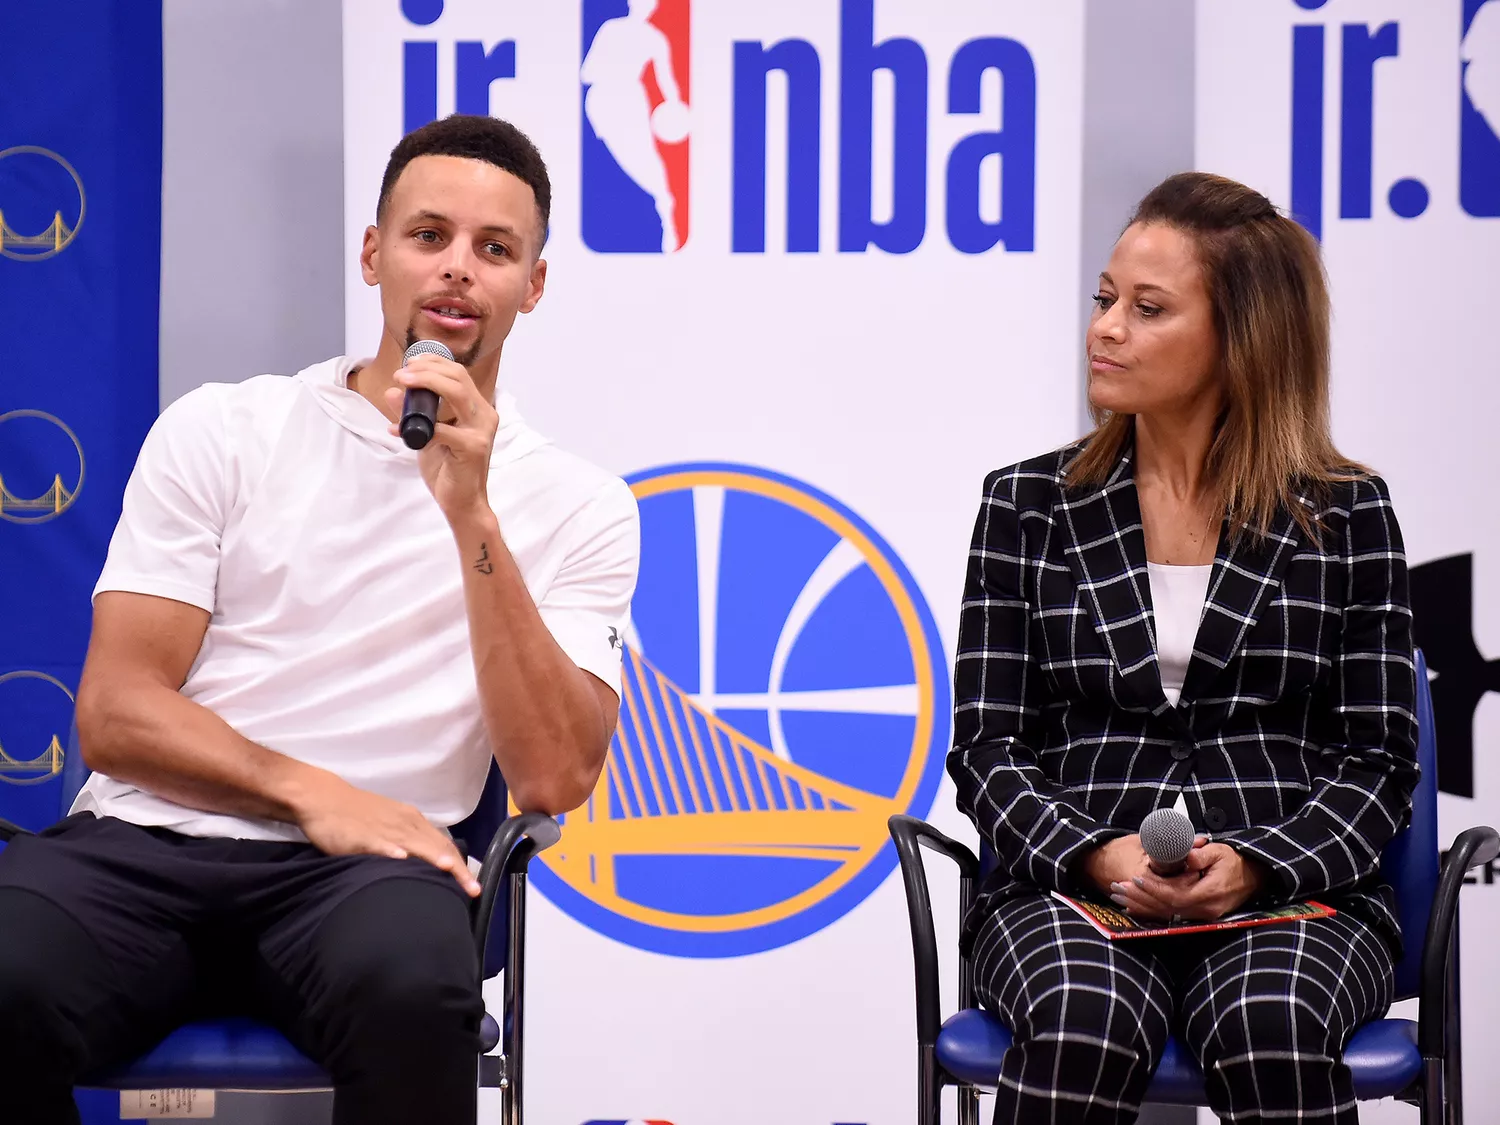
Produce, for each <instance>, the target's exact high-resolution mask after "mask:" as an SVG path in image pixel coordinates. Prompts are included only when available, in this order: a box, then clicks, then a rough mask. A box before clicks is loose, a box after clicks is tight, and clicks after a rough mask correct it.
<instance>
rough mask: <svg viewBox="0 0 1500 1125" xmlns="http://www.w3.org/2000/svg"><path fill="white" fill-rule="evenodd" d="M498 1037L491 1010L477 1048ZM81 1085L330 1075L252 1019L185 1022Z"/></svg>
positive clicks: (281, 1086)
mask: <svg viewBox="0 0 1500 1125" xmlns="http://www.w3.org/2000/svg"><path fill="white" fill-rule="evenodd" d="M499 1042H500V1025H499V1024H498V1023H496V1022H495V1018H494V1017H493V1016H491V1015H490V1014H489V1013H488V1012H486V1013H485V1017H484V1022H483V1023H482V1024H481V1025H480V1028H479V1049H480V1052H481V1053H483V1054H488V1053H489V1052H490V1051H492V1050H494V1049H495V1045H496V1044H497V1043H499ZM79 1085H80V1086H85V1087H92V1088H95V1089H104V1090H163V1089H174V1088H179V1087H190V1088H193V1089H198V1090H318V1089H327V1088H328V1087H329V1086H330V1082H329V1080H328V1075H327V1074H326V1073H324V1071H323V1068H322V1067H320V1066H318V1065H317V1064H316V1063H314V1062H313V1061H312V1060H311V1059H309V1058H308V1057H307V1056H306V1055H304V1054H303V1053H302V1052H301V1051H299V1050H297V1048H296V1047H293V1046H292V1045H291V1043H289V1042H287V1039H286V1037H285V1036H283V1035H282V1034H281V1033H280V1032H279V1031H274V1030H272V1029H271V1028H269V1027H267V1026H266V1025H265V1024H261V1023H256V1022H255V1021H254V1020H248V1019H217V1020H201V1021H199V1022H198V1023H190V1024H184V1025H183V1026H182V1027H179V1028H178V1029H177V1030H176V1031H174V1032H172V1033H171V1034H170V1035H168V1036H167V1037H166V1038H165V1039H163V1040H162V1041H161V1042H160V1043H158V1044H157V1045H156V1046H155V1047H154V1048H152V1049H151V1050H150V1051H149V1052H148V1053H146V1054H145V1055H143V1056H141V1057H140V1058H139V1059H137V1060H136V1061H135V1062H133V1063H131V1064H130V1065H128V1066H123V1067H118V1068H116V1069H114V1070H109V1071H104V1072H102V1073H100V1074H93V1075H90V1076H89V1077H88V1078H87V1079H86V1080H84V1081H82V1082H79Z"/></svg>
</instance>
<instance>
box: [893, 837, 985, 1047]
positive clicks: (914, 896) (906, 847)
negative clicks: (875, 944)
mask: <svg viewBox="0 0 1500 1125" xmlns="http://www.w3.org/2000/svg"><path fill="white" fill-rule="evenodd" d="M888 824H889V827H890V830H891V839H892V840H893V841H895V844H896V859H897V861H898V862H899V863H900V865H901V882H902V883H903V884H904V885H905V887H906V912H907V916H908V917H909V919H910V921H911V945H912V960H913V963H914V965H915V968H916V986H917V1042H918V1043H919V1044H921V1045H922V1046H924V1047H925V1046H931V1045H932V1044H933V1043H934V1042H936V1041H937V1033H938V1027H939V1026H940V1024H941V1023H942V1008H941V1005H940V1003H939V997H938V953H937V934H936V932H935V931H934V930H933V925H932V896H931V895H930V894H929V893H928V890H927V872H926V871H925V870H924V869H923V867H922V856H921V854H920V851H919V849H920V848H922V847H928V848H931V849H932V850H933V851H935V852H939V853H940V854H942V855H945V856H947V857H948V858H949V859H951V860H952V861H953V862H954V863H956V864H958V872H959V894H958V897H959V917H960V918H962V917H963V916H964V915H966V914H967V913H968V911H969V903H970V902H971V901H972V900H973V897H974V881H975V880H976V879H977V878H979V859H978V857H976V856H975V855H974V853H973V852H971V851H970V850H969V849H968V848H966V847H964V845H962V844H960V843H959V842H958V841H957V840H952V839H949V838H948V837H947V836H944V835H943V834H942V833H941V832H939V831H938V830H937V829H936V828H934V827H933V826H932V825H930V824H928V823H927V822H926V821H922V820H918V819H917V818H916V817H913V816H893V817H891V819H890V821H889V822H888ZM967 965H968V963H967V961H964V962H961V964H960V972H959V985H958V993H959V995H958V1003H959V1006H960V1007H970V1006H971V1005H972V1004H973V1002H974V1000H973V996H972V992H973V988H972V985H971V983H970V981H969V974H968V968H967Z"/></svg>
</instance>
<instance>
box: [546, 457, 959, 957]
mask: <svg viewBox="0 0 1500 1125" xmlns="http://www.w3.org/2000/svg"><path fill="white" fill-rule="evenodd" d="M631 487H632V490H633V491H634V493H635V495H636V498H637V500H638V502H639V504H640V510H641V532H642V548H641V550H642V556H641V577H640V583H639V586H638V589H637V591H636V596H635V601H634V603H633V608H632V617H633V620H632V623H631V626H630V629H629V630H628V632H627V635H626V644H625V649H624V661H625V672H624V689H623V696H622V699H621V709H620V723H619V727H618V728H617V730H616V732H615V737H614V740H613V742H612V743H611V745H610V752H609V758H608V761H607V763H606V766H605V769H604V773H603V775H602V776H601V777H600V780H599V784H598V785H597V787H596V788H595V790H594V793H593V796H592V797H591V798H590V799H589V801H588V803H587V804H586V805H585V806H584V807H583V808H581V809H578V810H577V811H575V812H572V813H569V814H568V815H567V816H566V817H564V818H563V836H562V842H561V843H560V844H559V845H558V846H557V847H555V848H553V849H552V850H551V851H548V852H546V853H544V854H543V855H542V856H540V857H539V859H538V862H537V863H536V864H534V865H533V868H532V870H533V872H534V873H535V881H536V884H537V886H538V887H539V888H540V889H541V890H542V891H543V892H544V893H545V894H546V895H547V896H548V897H549V898H551V899H552V901H553V902H555V903H557V904H558V905H559V906H560V907H561V908H562V909H563V910H565V911H566V912H568V913H569V914H570V915H571V916H572V917H574V918H575V919H577V920H578V921H580V922H582V923H583V924H585V925H587V926H589V927H590V928H592V929H594V930H597V931H598V932H600V933H602V934H604V935H606V936H608V937H611V938H614V939H616V940H618V941H622V942H625V943H627V944H629V945H633V946H636V947H638V948H641V949H648V950H654V951H657V952H662V953H670V954H675V955H678V956H687V957H731V956H738V955H741V954H747V953H755V952H759V951H762V950H767V949H774V948H777V947H779V946H782V945H786V944H789V943H790V942H793V941H797V940H799V939H800V938H803V937H806V936H807V935H809V934H812V933H815V932H817V931H818V930H820V929H822V928H823V927H825V926H827V925H829V924H830V923H832V922H834V921H836V920H837V919H839V918H840V917H842V916H843V915H844V914H846V913H848V912H849V911H850V910H851V909H853V908H854V907H855V906H856V905H858V904H859V903H860V902H861V901H863V900H864V898H865V897H866V896H867V895H869V894H870V892H872V891H873V890H874V889H875V888H876V887H878V886H879V885H880V884H881V882H882V881H884V879H885V878H886V876H887V875H888V874H890V872H891V871H892V870H893V869H894V867H895V853H894V850H893V848H892V847H891V844H890V839H889V836H888V834H887V830H886V820H887V818H888V817H889V816H890V815H891V814H892V813H897V812H910V813H915V814H917V815H925V814H926V812H927V811H928V809H929V808H930V806H931V804H932V800H933V797H934V795H935V793H936V790H937V785H938V781H939V779H940V777H941V774H942V764H943V753H944V750H945V749H946V746H947V741H948V732H949V721H950V718H949V691H948V671H947V663H946V660H945V659H944V657H943V655H942V649H941V643H940V641H939V637H938V632H937V628H936V626H935V625H934V624H933V620H932V614H931V613H930V612H929V610H928V608H927V606H926V604H925V602H924V601H923V599H922V595H921V592H920V591H919V590H918V588H917V585H916V583H915V581H913V579H912V576H911V574H910V573H908V571H907V570H906V568H905V566H903V565H902V563H901V561H900V560H899V559H898V558H897V557H896V555H895V553H894V552H893V551H892V550H891V548H890V547H889V546H888V545H887V544H886V543H885V542H884V541H883V540H882V539H881V538H880V537H879V536H878V535H877V534H876V533H875V532H874V530H872V529H871V528H870V527H869V525H868V524H866V523H865V522H864V521H863V520H861V519H860V518H859V517H858V516H856V515H855V514H854V513H853V512H851V511H849V510H848V509H847V508H845V507H844V506H843V505H841V504H840V503H839V502H838V501H836V500H834V499H833V498H832V497H829V496H827V495H825V494H823V493H822V492H819V491H818V490H816V489H814V488H811V487H809V486H808V485H805V484H802V483H800V482H798V481H795V480H792V479H790V478H788V477H785V476H781V475H779V474H776V473H772V472H768V471H766V470H763V469H757V468H750V467H747V466H743V465H725V464H696V465H675V466H669V467H666V468H661V469H655V470H651V471H649V472H646V473H642V474H640V475H638V476H636V477H634V478H632V480H631Z"/></svg>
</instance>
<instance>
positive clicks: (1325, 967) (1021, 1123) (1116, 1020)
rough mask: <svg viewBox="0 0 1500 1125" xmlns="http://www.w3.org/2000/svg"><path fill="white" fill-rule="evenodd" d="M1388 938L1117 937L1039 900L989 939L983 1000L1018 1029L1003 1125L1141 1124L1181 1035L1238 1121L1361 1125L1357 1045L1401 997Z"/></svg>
mask: <svg viewBox="0 0 1500 1125" xmlns="http://www.w3.org/2000/svg"><path fill="white" fill-rule="evenodd" d="M1393 975H1394V967H1393V963H1392V960H1391V950H1390V948H1389V946H1387V945H1386V943H1385V942H1384V940H1382V939H1381V937H1380V936H1379V935H1378V934H1377V933H1376V932H1375V930H1374V929H1372V928H1371V927H1369V926H1367V925H1366V924H1365V923H1364V922H1362V921H1360V920H1359V919H1357V918H1355V917H1354V916H1353V915H1352V914H1347V913H1340V914H1336V915H1334V916H1333V917H1331V918H1315V919H1309V920H1306V921H1298V922H1284V923H1279V924H1276V925H1271V926H1261V927H1256V928H1253V929H1242V930H1223V931H1218V932H1210V933H1204V934H1190V935H1182V936H1178V937H1170V938H1134V939H1131V940H1128V941H1110V940H1108V939H1107V938H1105V937H1103V936H1101V935H1100V934H1099V932H1098V931H1097V930H1095V929H1094V928H1093V927H1092V926H1090V925H1089V924H1088V923H1087V922H1085V921H1084V920H1083V919H1082V918H1080V917H1079V916H1078V915H1077V914H1075V913H1073V911H1072V910H1070V909H1069V908H1068V907H1066V906H1064V905H1063V904H1062V903H1060V902H1058V901H1057V900H1056V899H1053V898H1050V897H1047V896H1045V895H1043V894H1042V893H1041V892H1036V893H1033V894H1024V893H1021V894H1017V895H1015V896H1014V897H1011V898H1008V899H1003V900H1002V901H1001V902H1000V903H999V905H998V907H997V909H996V910H995V912H994V914H992V915H991V916H990V918H989V919H988V920H987V921H986V922H985V923H984V925H983V926H982V927H981V928H980V930H979V935H978V939H977V940H976V942H975V949H974V980H975V984H976V985H977V986H978V991H979V997H980V1000H981V1001H982V1002H983V1003H984V1006H985V1007H986V1008H989V1009H990V1010H991V1011H992V1012H994V1013H995V1014H997V1015H998V1016H999V1017H1000V1018H1001V1020H1002V1021H1003V1022H1004V1023H1005V1025H1006V1026H1007V1027H1009V1028H1010V1029H1011V1030H1012V1033H1013V1035H1014V1041H1013V1045H1012V1047H1011V1049H1010V1050H1009V1051H1007V1052H1006V1053H1005V1057H1004V1060H1003V1062H1002V1064H1001V1068H1000V1076H999V1092H998V1094H997V1096H996V1098H995V1125H1065V1123H1066V1125H1127V1123H1129V1122H1133V1121H1135V1119H1136V1113H1137V1111H1138V1110H1139V1109H1140V1105H1141V1098H1142V1097H1143V1096H1144V1095H1145V1093H1146V1087H1147V1085H1148V1084H1149V1083H1150V1081H1151V1076H1152V1074H1154V1073H1155V1072H1156V1066H1157V1064H1158V1063H1159V1062H1160V1061H1161V1056H1162V1051H1163V1050H1164V1049H1165V1048H1166V1042H1167V1036H1168V1035H1169V1034H1175V1035H1177V1036H1178V1037H1179V1040H1180V1042H1181V1043H1182V1045H1183V1046H1184V1047H1185V1048H1187V1050H1189V1051H1191V1052H1192V1053H1193V1055H1194V1057H1195V1058H1196V1059H1197V1060H1198V1063H1199V1065H1200V1066H1201V1067H1202V1068H1203V1076H1204V1078H1205V1080H1206V1082H1205V1084H1206V1086H1207V1090H1208V1104H1209V1106H1210V1107H1211V1108H1212V1109H1213V1111H1214V1112H1215V1113H1217V1114H1218V1115H1219V1117H1220V1119H1222V1120H1224V1121H1233V1122H1237V1123H1243V1125H1252V1123H1260V1122H1282V1121H1293V1120H1295V1121H1312V1120H1317V1121H1322V1122H1327V1123H1328V1125H1355V1123H1356V1122H1357V1121H1358V1113H1357V1111H1356V1109H1355V1103H1354V1083H1353V1079H1352V1077H1351V1075H1350V1073H1349V1068H1348V1067H1346V1066H1345V1065H1344V1064H1343V1061H1342V1055H1343V1050H1344V1046H1345V1044H1346V1043H1348V1041H1349V1037H1350V1036H1351V1035H1353V1034H1354V1032H1355V1031H1356V1030H1357V1029H1358V1028H1359V1026H1360V1025H1361V1024H1364V1023H1367V1022H1368V1021H1370V1020H1372V1019H1375V1018H1376V1017H1378V1016H1380V1015H1381V1014H1382V1013H1383V1012H1384V1011H1385V1010H1386V1008H1388V1007H1389V1006H1390V1003H1391V992H1392V987H1393V985H1392V978H1393Z"/></svg>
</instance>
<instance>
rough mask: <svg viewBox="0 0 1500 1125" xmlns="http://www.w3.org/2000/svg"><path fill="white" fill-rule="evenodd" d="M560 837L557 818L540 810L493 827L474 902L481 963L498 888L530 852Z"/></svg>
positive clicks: (518, 869)
mask: <svg viewBox="0 0 1500 1125" xmlns="http://www.w3.org/2000/svg"><path fill="white" fill-rule="evenodd" d="M561 837H562V828H561V827H560V826H559V825H558V823H557V821H555V820H553V819H552V818H551V817H550V816H544V815H542V814H541V813H521V814H519V815H517V816H512V817H509V818H507V819H506V820H505V821H503V822H502V823H501V825H500V827H499V828H498V829H497V830H496V831H495V838H494V839H493V840H491V841H490V846H489V850H488V851H487V852H485V853H484V863H483V864H482V865H481V866H480V868H479V898H478V899H477V900H476V901H475V904H474V945H475V947H476V948H477V949H478V951H479V963H480V964H481V965H482V964H484V950H485V946H486V944H487V943H488V942H489V936H490V920H491V919H492V918H493V917H494V915H495V899H496V897H497V896H498V895H499V893H500V888H501V887H502V886H504V885H505V882H506V880H507V879H508V878H509V877H510V876H511V875H515V874H519V873H521V872H524V871H525V870H526V865H527V864H528V863H530V862H531V857H532V856H534V855H536V854H537V852H541V851H546V850H547V849H548V848H550V847H551V846H552V845H553V844H555V843H557V841H558V840H559V839H560V838H561Z"/></svg>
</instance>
